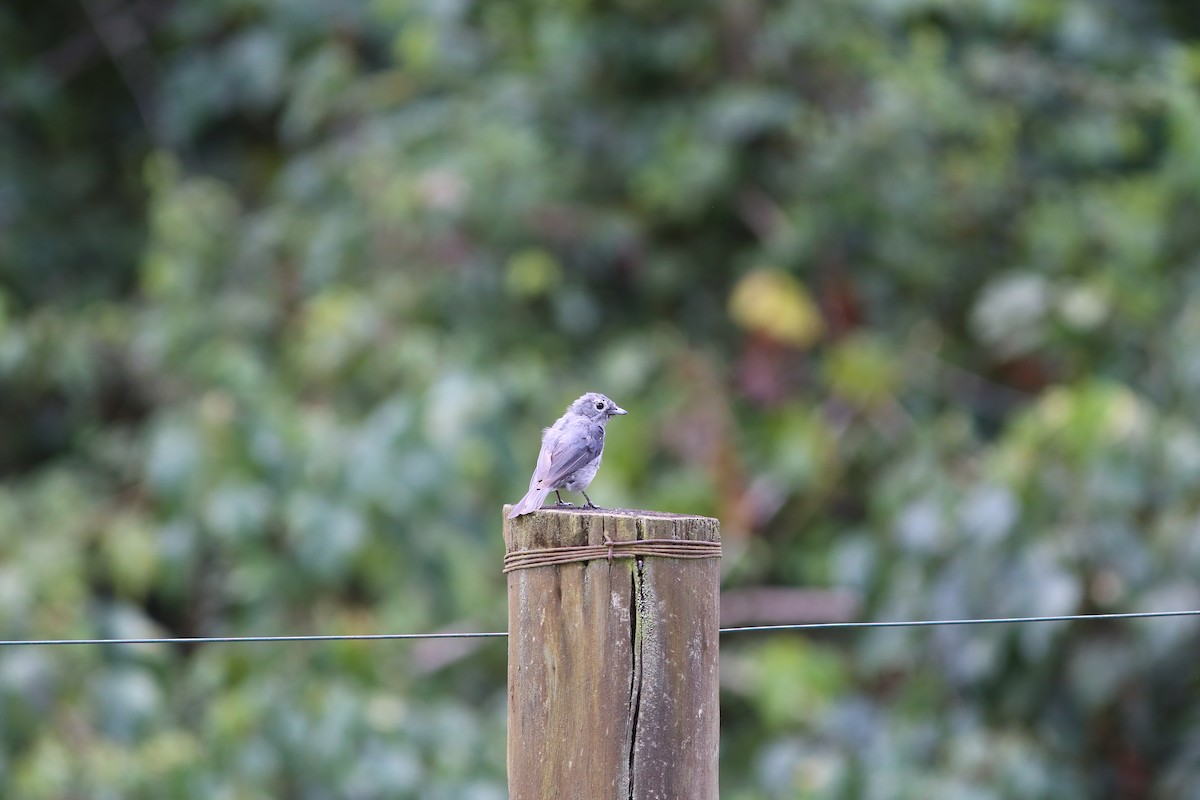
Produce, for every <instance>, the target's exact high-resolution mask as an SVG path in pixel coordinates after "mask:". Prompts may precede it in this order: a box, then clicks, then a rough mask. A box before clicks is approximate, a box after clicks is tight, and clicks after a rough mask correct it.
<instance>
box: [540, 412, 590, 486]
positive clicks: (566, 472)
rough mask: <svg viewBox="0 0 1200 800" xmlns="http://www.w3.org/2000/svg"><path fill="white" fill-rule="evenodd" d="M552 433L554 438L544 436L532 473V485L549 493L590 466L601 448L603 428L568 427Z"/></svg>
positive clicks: (588, 425) (588, 426)
mask: <svg viewBox="0 0 1200 800" xmlns="http://www.w3.org/2000/svg"><path fill="white" fill-rule="evenodd" d="M552 433H553V434H557V435H555V436H547V437H546V440H545V441H544V442H543V443H542V452H541V454H540V455H539V456H538V468H537V471H536V472H535V473H534V485H538V486H541V487H544V488H550V489H552V488H555V487H557V486H559V485H560V484H561V483H562V482H563V481H564V480H566V478H567V477H568V476H570V475H571V474H572V473H573V472H575V470H577V469H579V468H580V467H582V466H584V465H585V464H588V463H589V462H591V461H592V459H594V458H595V457H596V456H598V455H600V450H601V449H602V448H603V447H604V428H602V427H600V426H599V425H592V424H586V425H569V426H567V427H565V428H563V429H562V430H560V431H552ZM543 462H544V468H543ZM530 488H532V486H531V487H530Z"/></svg>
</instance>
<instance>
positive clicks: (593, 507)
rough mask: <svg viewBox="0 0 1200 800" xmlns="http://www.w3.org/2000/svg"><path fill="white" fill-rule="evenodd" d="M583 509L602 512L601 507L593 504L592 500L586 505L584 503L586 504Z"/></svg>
mask: <svg viewBox="0 0 1200 800" xmlns="http://www.w3.org/2000/svg"><path fill="white" fill-rule="evenodd" d="M583 507H584V508H590V509H594V510H596V511H599V510H600V506H598V505H596V504H595V503H593V502H592V501H591V500H589V501H587V502H586V503H584V504H583Z"/></svg>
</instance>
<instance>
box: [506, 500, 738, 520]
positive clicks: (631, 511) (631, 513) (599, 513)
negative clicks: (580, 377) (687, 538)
mask: <svg viewBox="0 0 1200 800" xmlns="http://www.w3.org/2000/svg"><path fill="white" fill-rule="evenodd" d="M511 510H512V504H511V503H505V504H504V516H505V517H507V516H508V512H509V511H511ZM542 514H567V515H572V516H587V517H648V518H650V519H714V520H715V518H714V517H706V516H704V515H703V514H676V513H674V512H671V511H650V510H648V509H644V508H579V507H575V508H571V507H565V508H564V507H555V506H546V507H544V508H541V509H538V510H537V511H535V512H533V513H532V514H527V515H522V516H524V517H525V518H528V519H532V518H535V517H537V516H539V515H542ZM520 519H521V517H517V520H520ZM517 520H514V522H515V521H517Z"/></svg>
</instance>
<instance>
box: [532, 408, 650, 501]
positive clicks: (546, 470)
mask: <svg viewBox="0 0 1200 800" xmlns="http://www.w3.org/2000/svg"><path fill="white" fill-rule="evenodd" d="M628 413H629V412H628V411H626V410H625V409H623V408H621V407H620V406H619V405H617V404H616V403H614V402H613V401H612V400H609V399H608V398H607V397H605V396H604V395H602V394H599V393H598V392H588V393H587V394H585V395H584V396H583V397H581V398H579V399H578V400H576V401H575V402H574V403H571V405H569V406H567V411H566V413H565V414H563V415H562V416H561V417H559V418H558V422H556V423H554V424H553V425H552V426H550V427H549V428H546V429H545V430H544V431H542V451H541V452H540V453H538V460H537V467H536V468H535V469H534V470H533V477H532V478H530V479H529V491H528V492H526V493H525V496H524V497H522V498H521V501H520V502H519V503H517V504H516V505H515V506H513V509H512V511H510V512H509V513H508V518H509V519H513V518H515V517H519V516H521V515H522V514H529V513H532V512H534V511H537V510H538V509H539V508H541V507H542V503H543V502H545V500H546V495H548V494H549V493H550V492H554V496H555V497H557V498H558V503H557V505H559V506H570V505H571V504H570V503H564V502H563V499H562V495H560V494H559V493H558V490H559V489H566V490H567V491H568V492H579V493H581V494H582V495H583V499H584V500H586V501H587V504H586V505H585V506H584V508H595V507H596V506H595V504H594V503H592V498H590V497H588V496H587V492H585V491H584V489H586V488H587V487H588V484H590V483H591V482H592V478H594V477H596V470H598V469H600V458H601V457H602V456H603V455H604V426H605V425H607V424H608V420H609V419H610V418H612V417H614V416H617V415H623V414H628Z"/></svg>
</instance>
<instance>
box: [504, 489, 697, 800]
mask: <svg viewBox="0 0 1200 800" xmlns="http://www.w3.org/2000/svg"><path fill="white" fill-rule="evenodd" d="M507 511H508V507H505V512H506V515H507ZM606 534H607V536H608V537H610V539H611V541H614V542H626V541H633V540H643V539H684V540H691V541H709V542H716V541H720V530H719V524H718V522H717V520H715V519H711V518H709V517H694V516H679V515H675V514H660V513H656V512H652V511H626V510H615V511H607V510H573V509H567V510H558V509H544V510H542V511H538V512H536V513H533V514H529V515H526V516H522V517H518V518H517V519H515V520H509V519H507V516H506V518H505V520H504V541H505V545H506V548H507V551H508V552H509V553H514V552H519V551H524V550H532V549H540V548H548V547H568V546H579V545H601V544H604V543H605V535H606ZM719 584H720V561H719V560H718V559H715V558H709V559H689V560H684V559H675V558H663V557H657V556H642V557H637V558H617V559H612V560H609V559H607V558H598V559H593V560H591V561H586V562H576V563H570V564H562V565H556V566H539V567H534V568H530V569H521V570H517V571H514V572H510V573H509V575H508V631H509V636H508V791H509V797H510V798H511V800H567V799H570V800H615V799H616V798H620V800H650V799H651V798H661V799H662V800H674V799H676V798H678V799H680V800H683V799H686V800H717V748H718V725H719V715H718V706H717V690H718V686H717V679H718V646H717V636H718V634H717V628H718V624H719V617H720V613H719V611H720V609H719Z"/></svg>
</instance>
